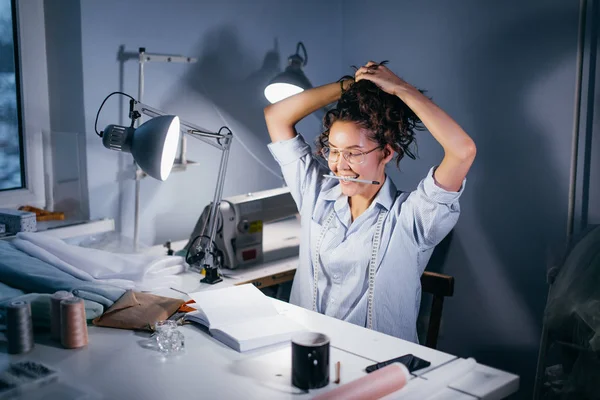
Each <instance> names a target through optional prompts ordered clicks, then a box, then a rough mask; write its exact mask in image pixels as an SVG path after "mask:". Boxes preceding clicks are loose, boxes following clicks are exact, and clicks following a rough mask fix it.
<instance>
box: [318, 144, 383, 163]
mask: <svg viewBox="0 0 600 400" xmlns="http://www.w3.org/2000/svg"><path fill="white" fill-rule="evenodd" d="M383 147H384V146H377V147H375V148H373V149H371V150H368V151H362V150H347V149H346V150H342V149H338V148H337V147H333V148H334V149H336V150H338V151H339V152H338V156H337V157H336V158H335V160H333V159H331V148H332V147H331V146H326V147H323V148H322V149H321V152H320V153H321V155H322V156H323V158H325V159H326V160H327V161H329V162H332V163H336V162H338V161H339V159H340V156H339V155H340V154H341V155H342V157H344V160H346V162H347V163H348V164H352V165H360V164H363V163H364V162H365V156H366V155H367V154H370V153H372V152H374V151H375V150H379V149H382V148H383ZM350 151H355V152H359V153H360V155H361V161H360V162H353V161H350V160H349V159H348V157H349V153H350ZM325 152H327V153H328V154H327V155H326V154H324V153H325Z"/></svg>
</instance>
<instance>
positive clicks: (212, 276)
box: [200, 268, 223, 285]
mask: <svg viewBox="0 0 600 400" xmlns="http://www.w3.org/2000/svg"><path fill="white" fill-rule="evenodd" d="M204 271H205V273H206V275H205V277H204V278H202V279H201V280H200V282H202V283H208V284H210V285H214V284H215V283H219V282H221V281H222V280H223V278H221V275H219V270H218V269H217V268H204Z"/></svg>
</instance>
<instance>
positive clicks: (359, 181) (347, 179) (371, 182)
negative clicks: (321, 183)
mask: <svg viewBox="0 0 600 400" xmlns="http://www.w3.org/2000/svg"><path fill="white" fill-rule="evenodd" d="M323 176H324V177H325V178H330V179H337V180H340V181H346V182H358V183H370V184H371V185H379V184H380V182H378V181H368V180H366V179H356V178H348V177H347V176H337V175H331V174H328V175H323Z"/></svg>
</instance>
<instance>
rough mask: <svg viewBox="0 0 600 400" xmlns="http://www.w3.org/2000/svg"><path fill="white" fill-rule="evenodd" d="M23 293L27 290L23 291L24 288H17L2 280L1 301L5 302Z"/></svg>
mask: <svg viewBox="0 0 600 400" xmlns="http://www.w3.org/2000/svg"><path fill="white" fill-rule="evenodd" d="M23 294H25V292H23V291H22V290H20V289H16V288H14V287H12V286H8V285H7V284H5V283H2V282H0V303H2V302H4V301H5V300H10V299H12V298H14V297H17V296H21V295H23Z"/></svg>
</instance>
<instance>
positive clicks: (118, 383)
mask: <svg viewBox="0 0 600 400" xmlns="http://www.w3.org/2000/svg"><path fill="white" fill-rule="evenodd" d="M198 278H199V275H198V274H196V273H188V274H186V275H185V276H184V277H183V280H184V283H185V285H184V286H185V287H195V289H198V288H200V289H201V290H204V289H210V288H216V287H218V285H214V286H210V285H204V284H200V283H199V282H198ZM159 294H163V295H169V296H171V297H181V298H186V296H185V295H183V294H181V293H178V292H174V291H170V290H165V291H163V292H162V293H159ZM273 302H274V303H275V305H276V307H277V309H278V310H279V312H280V313H283V314H285V315H287V316H289V317H290V318H293V319H294V320H295V321H298V322H299V323H301V324H303V325H304V326H305V327H306V328H308V329H310V330H313V331H319V332H323V333H325V334H327V335H328V336H329V337H330V338H331V346H332V348H331V368H332V371H331V376H335V375H334V370H333V369H334V365H335V362H337V361H340V362H341V365H342V367H341V383H342V384H343V383H347V382H350V381H351V380H353V379H356V378H358V377H360V376H363V375H364V374H365V372H364V368H365V367H366V366H368V365H370V364H373V363H374V362H380V361H384V360H387V359H389V358H392V357H396V356H399V355H403V354H407V353H412V354H414V355H416V356H418V357H420V358H423V359H425V360H428V361H430V362H431V367H429V368H428V369H425V370H423V371H420V372H419V373H418V376H416V377H414V378H413V379H412V380H411V382H410V383H409V385H411V386H422V387H425V388H426V387H427V385H428V384H429V382H431V381H428V378H430V377H432V376H434V375H433V374H443V373H444V372H445V371H451V369H452V363H453V362H456V361H457V360H458V359H457V357H455V356H453V355H450V354H446V353H443V352H440V351H437V350H433V349H430V348H427V347H424V346H419V345H417V344H414V343H410V342H406V341H403V340H400V339H397V338H394V337H392V336H388V335H385V334H382V333H379V332H375V331H371V330H368V329H365V328H362V327H359V326H356V325H353V324H349V323H346V322H343V321H340V320H337V319H334V318H330V317H327V316H324V315H321V314H318V313H314V312H312V311H309V310H306V309H303V308H300V307H297V306H294V305H292V304H288V303H284V302H281V301H278V300H273ZM180 329H181V331H182V333H183V334H184V335H185V351H184V352H183V353H181V354H178V355H174V356H169V357H164V356H162V355H161V353H160V352H158V350H157V349H156V346H155V345H154V341H153V340H151V339H150V338H149V334H147V333H138V332H132V331H127V330H118V329H110V328H100V327H89V345H88V346H87V347H85V348H82V349H77V350H66V349H63V348H62V347H60V345H58V344H55V343H53V342H52V341H50V340H49V339H48V338H47V337H40V336H36V346H35V348H34V349H33V351H32V352H31V353H28V354H25V355H19V356H9V355H6V354H4V355H2V356H1V357H0V363H2V364H5V365H6V364H7V363H8V362H12V361H17V360H34V361H40V362H43V363H45V364H47V365H48V366H51V367H54V368H55V369H57V370H58V371H59V373H60V376H61V382H62V384H67V385H69V386H71V387H75V388H79V389H80V390H83V391H84V392H88V393H92V394H97V395H98V396H97V397H91V398H105V399H134V398H135V399H145V400H150V399H169V398H173V399H187V398H189V399H191V398H207V399H212V398H223V399H236V398H244V399H247V398H257V399H271V398H276V399H286V398H289V399H291V398H294V399H299V398H311V397H313V396H314V395H316V394H318V393H320V392H323V391H328V390H331V389H332V388H334V387H336V386H337V385H335V384H334V383H330V384H329V385H328V386H326V387H325V388H322V389H319V390H313V391H310V393H304V392H302V391H301V390H299V389H296V388H294V387H293V386H292V385H291V349H290V344H289V343H288V344H282V345H278V346H273V347H269V348H263V349H257V350H254V351H250V352H246V353H238V352H236V351H234V350H232V349H230V348H229V347H227V346H225V345H223V344H221V343H220V342H218V341H216V340H215V339H213V338H212V337H211V336H210V335H209V334H207V333H205V332H204V331H203V330H201V329H199V328H197V327H196V326H193V325H186V326H183V327H181V328H180ZM518 384H519V378H518V377H517V376H515V375H512V374H508V373H505V372H503V371H499V370H496V369H493V368H489V367H486V366H483V365H477V367H476V368H475V370H473V371H471V372H470V373H469V374H468V375H467V376H465V377H464V378H462V379H460V380H457V381H455V382H454V383H453V384H452V385H450V386H449V387H446V388H444V389H443V391H442V392H441V393H439V394H438V395H437V396H436V397H435V399H436V400H443V399H459V400H461V399H462V400H467V399H468V400H474V399H478V398H479V399H500V398H503V397H505V396H508V395H509V394H511V393H514V392H515V391H516V390H517V389H518ZM43 390H45V391H48V390H52V387H51V386H50V387H47V388H45V389H43ZM401 394H402V391H400V392H397V393H396V394H393V395H390V396H389V398H402V397H401ZM27 398H32V397H30V396H29V395H28V396H27ZM62 398H65V397H62ZM66 398H68V397H66Z"/></svg>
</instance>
